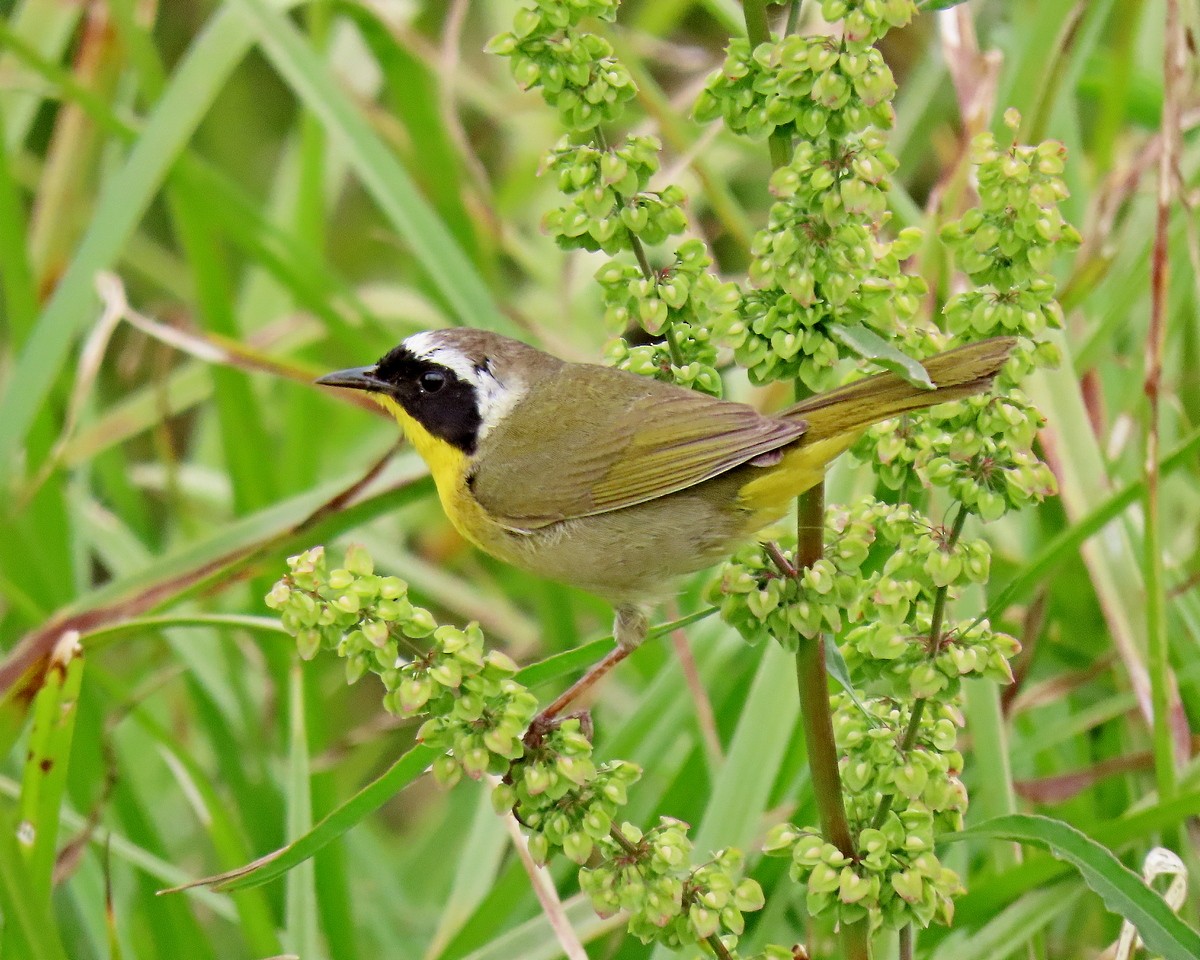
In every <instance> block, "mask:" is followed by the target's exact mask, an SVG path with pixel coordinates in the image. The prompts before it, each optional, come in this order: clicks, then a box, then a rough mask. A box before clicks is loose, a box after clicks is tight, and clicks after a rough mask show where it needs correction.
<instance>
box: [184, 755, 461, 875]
mask: <svg viewBox="0 0 1200 960" xmlns="http://www.w3.org/2000/svg"><path fill="white" fill-rule="evenodd" d="M437 755H438V752H437V751H436V750H434V749H433V748H432V747H426V746H425V745H423V744H418V745H417V746H415V747H413V748H412V749H411V750H409V751H408V753H406V754H404V756H402V757H401V758H400V759H399V760H397V761H396V762H395V763H393V764H392V765H391V766H390V767H388V769H387V771H386V772H385V773H384V774H383V775H382V776H380V777H376V778H375V779H374V780H372V781H371V782H370V783H368V784H367V785H366V786H365V787H363V788H362V789H361V790H359V791H358V793H356V794H354V796H352V797H351V798H350V799H349V800H347V801H346V802H345V803H343V804H342V805H341V806H339V807H337V808H336V809H334V810H332V811H330V813H329V814H328V815H327V816H326V817H325V818H324V819H323V820H321V822H320V823H318V824H317V825H316V826H315V827H313V828H312V829H311V830H309V831H308V832H307V833H305V834H304V835H303V836H300V837H297V838H296V839H295V840H293V841H292V842H291V843H289V844H287V846H284V847H280V848H279V849H278V850H275V851H272V852H271V853H268V854H267V855H266V856H262V857H259V858H258V859H257V860H253V861H251V862H250V863H248V864H246V865H245V866H244V867H238V868H237V869H236V870H229V871H226V872H225V873H218V874H216V875H214V876H211V877H204V878H202V879H200V880H193V881H192V882H191V883H185V884H182V885H180V886H178V887H171V888H170V889H168V890H163V891H161V892H162V893H177V892H178V891H180V890H188V889H190V888H191V887H198V886H211V887H214V888H215V889H217V890H223V891H231V890H245V889H248V888H250V887H258V886H261V885H262V884H264V883H268V882H269V881H271V880H274V879H275V878H276V877H279V876H282V875H283V874H285V873H287V872H288V871H289V870H291V869H292V867H294V866H296V865H297V864H301V863H303V862H304V861H305V860H307V859H308V858H309V857H311V856H312V855H313V854H315V853H316V852H317V851H318V850H320V849H321V848H322V847H324V846H326V845H327V844H329V843H332V842H333V841H334V840H336V839H337V838H338V837H340V836H342V834H344V833H345V832H346V831H347V830H349V829H350V828H351V827H353V826H355V825H356V824H358V823H360V822H361V821H362V820H363V819H365V818H366V817H368V816H369V815H370V814H372V813H374V812H375V811H376V810H378V809H379V808H380V807H382V806H383V805H384V804H385V803H387V802H388V801H389V800H391V799H392V797H394V796H395V795H396V794H398V793H399V792H400V791H401V790H403V789H404V788H405V787H407V786H408V785H409V784H410V783H412V782H413V781H414V780H416V779H417V777H419V776H420V775H421V774H423V773H424V772H425V770H426V769H427V768H428V767H429V765H430V764H431V763H432V762H433V761H434V759H435V758H436V757H437Z"/></svg>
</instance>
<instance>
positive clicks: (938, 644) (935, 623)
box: [871, 503, 967, 830]
mask: <svg viewBox="0 0 1200 960" xmlns="http://www.w3.org/2000/svg"><path fill="white" fill-rule="evenodd" d="M966 522H967V510H966V508H965V507H964V506H963V505H962V504H961V503H960V504H959V505H958V512H957V513H955V515H954V522H953V523H952V524H951V526H950V534H949V536H948V537H947V538H946V549H948V550H953V549H954V545H955V544H956V543H958V540H959V537H961V536H962V532H963V527H964V526H965V525H966ZM949 593H950V588H949V585H947V586H944V587H939V588H938V592H937V594H936V595H935V596H934V598H933V614H932V616H931V619H930V625H929V655H930V656H931V657H935V656H937V654H938V651H939V650H941V649H942V639H943V636H942V624H943V622H944V621H945V619H946V601H947V599H948V598H949ZM925 703H926V699H925V697H917V699H916V700H914V701H913V705H912V714H911V715H910V716H909V718H908V727H907V729H906V730H905V731H904V739H903V740H901V741H900V750H901V752H902V753H905V754H907V753H908V751H910V750H911V749H912V748H913V745H914V744H915V743H916V742H917V733H918V732H919V731H920V729H921V718H922V717H923V716H924V715H925ZM894 797H895V794H892V793H887V794H884V796H883V799H882V800H881V801H880V803H879V809H878V810H876V811H875V818H874V819H873V820H872V821H871V826H872V827H874V828H875V829H876V830H878V829H879V828H880V827H881V826H883V822H884V821H885V820H886V819H887V815H888V811H890V810H891V809H892V800H893V798H894Z"/></svg>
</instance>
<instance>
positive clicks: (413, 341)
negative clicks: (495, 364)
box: [404, 330, 525, 442]
mask: <svg viewBox="0 0 1200 960" xmlns="http://www.w3.org/2000/svg"><path fill="white" fill-rule="evenodd" d="M443 339H444V337H443V332H442V331H440V330H425V331H423V332H421V333H414V334H413V335H412V336H411V337H409V338H408V339H406V340H405V341H404V348H405V349H406V350H407V351H408V352H409V353H411V354H412V355H413V356H414V357H416V358H417V359H418V360H428V361H429V362H430V363H436V364H438V365H439V366H443V367H445V368H446V369H447V370H450V371H452V372H453V373H454V375H455V376H456V377H458V379H459V380H462V381H463V382H464V383H469V384H471V385H472V386H473V387H474V388H475V402H476V407H477V409H478V410H479V421H480V423H479V436H478V437H477V438H476V441H477V442H481V441H482V440H483V438H484V437H486V436H487V435H488V434H489V433H491V431H492V430H493V428H495V427H496V426H497V425H498V424H500V423H501V422H502V421H503V420H504V418H505V417H507V416H508V414H509V413H510V412H511V411H512V408H513V407H515V406H516V405H517V401H518V400H520V399H521V398H522V397H523V396H525V384H524V383H523V382H521V381H520V380H516V379H514V378H506V380H505V382H504V383H501V382H500V381H499V380H498V379H497V378H496V375H495V373H494V372H493V368H492V363H491V361H490V360H488V361H487V362H486V363H485V364H484V366H482V367H479V366H476V364H475V362H474V361H473V360H472V359H471V358H470V357H468V356H466V355H465V354H463V353H462V352H460V351H459V350H457V349H455V348H454V347H452V346H450V345H448V344H446V343H442V342H439V341H441V340H443Z"/></svg>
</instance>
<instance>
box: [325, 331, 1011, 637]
mask: <svg viewBox="0 0 1200 960" xmlns="http://www.w3.org/2000/svg"><path fill="white" fill-rule="evenodd" d="M1015 344H1016V340H1015V339H1014V338H1012V337H996V338H993V339H990V340H984V341H980V342H977V343H973V344H968V345H966V346H962V347H958V348H955V349H952V350H948V351H945V352H944V353H940V354H937V355H936V356H933V357H931V358H929V359H927V360H924V361H923V364H924V367H925V369H926V371H927V372H928V374H929V377H930V379H931V381H932V382H933V383H934V384H935V386H936V389H926V388H922V387H919V386H915V385H913V384H911V383H909V382H908V381H907V380H905V379H904V378H902V377H900V376H899V375H898V374H896V373H892V372H890V371H889V372H883V373H879V374H876V375H874V376H871V377H866V378H863V379H860V380H856V381H854V382H851V383H849V384H847V385H845V386H842V387H838V388H836V389H833V390H829V391H827V392H824V393H819V394H816V395H814V396H812V397H810V398H808V399H806V400H803V401H801V402H799V403H796V404H795V405H793V406H790V407H788V408H786V409H784V410H781V411H779V412H777V413H773V414H764V413H760V412H759V411H758V410H756V409H755V408H753V407H751V406H749V405H747V404H743V403H738V402H734V401H730V400H724V399H719V398H717V397H713V396H710V395H707V394H703V393H699V392H697V391H695V390H691V389H688V388H685V387H682V386H678V385H675V384H671V383H665V382H662V381H659V380H656V379H653V378H650V377H645V376H641V375H638V374H634V373H631V372H628V371H624V370H620V369H616V368H613V367H607V366H601V365H597V364H590V363H576V362H570V361H566V360H562V359H559V358H558V357H555V356H553V355H551V354H549V353H546V352H544V351H542V350H539V349H537V348H535V347H532V346H530V345H528V344H526V343H523V342H521V341H519V340H514V339H511V338H509V337H505V336H502V335H500V334H497V333H493V332H491V331H486V330H480V329H474V328H471V327H451V328H445V329H437V330H427V331H423V332H420V333H415V334H412V335H410V336H409V337H407V338H406V339H405V340H404V341H403V342H401V343H400V344H399V345H398V346H396V347H395V348H394V349H392V350H391V351H389V352H388V353H387V354H385V355H384V356H383V357H382V358H381V359H380V360H379V361H378V362H376V363H374V364H372V365H370V366H363V367H354V368H351V369H347V370H339V371H336V372H334V373H330V374H327V375H326V376H323V377H321V378H319V379H318V380H317V381H316V382H317V383H318V384H320V385H323V386H328V387H341V388H345V389H349V390H359V391H365V392H366V393H367V394H368V395H369V396H370V397H371V398H372V399H373V400H375V401H376V402H378V403H379V404H380V405H381V406H383V407H384V408H385V409H386V410H388V411H389V412H390V413H391V414H393V415H394V416H395V418H396V420H397V421H398V422H399V424H400V426H401V428H402V429H403V431H404V434H405V436H406V437H407V439H408V440H409V442H410V443H412V445H413V446H414V447H415V448H416V450H417V452H418V454H420V456H421V457H422V458H423V459H424V461H425V463H426V464H427V465H428V467H429V470H430V473H431V474H432V476H433V480H434V483H435V485H436V487H437V492H438V496H439V499H440V500H441V504H442V507H443V509H444V511H445V513H446V516H447V517H448V518H449V520H450V522H451V523H452V524H453V525H454V527H455V528H457V529H458V531H459V532H460V533H461V534H462V535H463V536H464V537H465V538H466V539H467V540H468V541H470V542H471V543H473V544H474V545H475V546H477V547H478V548H479V549H481V550H483V551H484V552H485V553H488V554H490V555H492V556H494V557H497V558H499V559H500V560H502V561H505V562H507V563H509V564H511V565H513V566H515V567H518V568H520V569H522V570H526V571H529V572H531V573H534V574H536V575H539V576H542V577H546V578H549V579H552V580H557V581H560V582H563V583H567V584H569V585H571V586H575V587H580V588H582V589H583V590H585V591H588V592H589V593H592V594H594V595H596V596H599V597H601V598H602V599H604V600H606V601H608V602H609V603H611V604H612V606H613V607H614V610H615V613H616V618H615V623H614V639H615V641H616V653H617V655H618V656H623V655H625V654H627V653H628V652H629V651H631V650H632V649H634V648H635V647H637V646H638V645H639V644H640V643H641V642H642V640H643V639H644V638H645V636H646V632H647V629H648V619H647V615H648V612H649V610H650V609H651V608H652V605H653V604H654V603H655V602H657V601H659V600H661V599H663V598H665V597H668V596H670V595H671V592H672V590H673V589H674V586H675V584H676V583H677V582H678V581H679V579H680V578H682V577H683V576H685V575H687V574H690V573H694V572H696V571H699V570H702V569H704V568H706V567H709V566H712V565H713V564H714V563H716V562H718V561H720V560H722V559H724V558H725V557H727V556H729V555H730V554H732V553H733V552H734V551H735V550H736V549H737V548H738V547H739V546H741V545H742V544H744V543H746V542H748V541H750V540H752V539H753V538H754V536H755V535H756V534H757V533H758V532H759V531H761V530H762V529H763V528H765V527H768V526H769V525H771V524H773V523H775V522H776V521H777V520H779V519H780V518H782V517H783V516H784V515H785V513H786V512H787V510H788V509H789V505H790V504H791V502H792V501H793V500H794V499H795V498H796V497H797V496H799V495H800V494H801V493H804V492H805V491H806V490H809V489H810V488H812V487H814V486H815V485H816V484H818V483H819V482H820V481H821V479H822V478H823V476H824V474H825V471H826V469H827V467H828V465H829V463H830V461H832V460H833V459H834V458H835V457H837V455H838V454H840V453H842V452H843V451H845V450H846V449H847V448H848V447H849V446H850V445H851V444H852V443H854V441H855V440H856V439H857V438H858V437H859V436H860V435H861V434H862V432H863V431H864V430H865V429H866V428H867V427H869V426H870V425H872V424H874V423H877V422H879V421H881V420H886V419H889V418H891V417H895V416H898V415H900V414H903V413H908V412H911V411H915V410H919V409H922V408H925V407H929V406H932V405H934V404H939V403H944V402H947V401H951V400H958V399H961V398H964V397H968V396H971V395H973V394H976V393H979V392H982V391H984V390H986V389H988V388H989V387H990V386H991V384H992V382H993V379H994V378H995V376H996V374H997V372H998V371H999V370H1000V368H1001V366H1003V364H1004V362H1005V361H1006V360H1007V358H1008V356H1009V355H1010V353H1011V352H1012V349H1013V347H1014V346H1015Z"/></svg>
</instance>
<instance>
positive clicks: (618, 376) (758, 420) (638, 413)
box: [470, 364, 805, 529]
mask: <svg viewBox="0 0 1200 960" xmlns="http://www.w3.org/2000/svg"><path fill="white" fill-rule="evenodd" d="M804 431H805V425H804V423H803V422H799V421H795V420H793V421H791V422H788V421H783V420H776V419H773V418H770V417H764V416H763V415H762V414H760V413H758V412H757V411H756V410H754V409H753V408H752V407H749V406H746V405H745V404H740V403H731V402H729V401H727V400H717V399H715V398H713V397H709V396H706V395H704V394H701V393H696V392H695V391H693V390H686V389H683V388H682V387H676V386H672V385H670V384H665V383H660V382H658V381H656V380H651V379H649V378H647V377H639V376H636V375H634V374H631V373H627V372H625V371H622V370H614V369H611V368H609V367H600V366H593V365H590V364H565V365H563V366H562V367H560V368H558V369H557V370H556V371H554V372H553V373H551V374H550V375H549V376H547V377H545V378H543V379H540V380H539V382H538V383H537V384H536V388H535V389H533V390H532V391H531V395H530V396H529V397H527V398H525V399H523V400H521V401H520V402H519V403H517V405H516V406H515V407H514V408H513V410H512V412H511V413H510V414H509V415H508V417H506V418H505V419H504V421H503V422H501V423H500V424H498V425H497V426H496V427H495V428H494V429H493V430H492V431H491V432H490V433H489V434H488V435H487V436H486V437H485V438H484V440H483V442H482V443H481V444H480V448H479V452H478V454H477V456H476V457H475V462H476V464H477V465H478V466H477V468H476V470H475V472H474V474H473V476H472V478H471V481H470V484H471V491H472V493H473V494H474V495H475V497H476V499H478V500H479V502H480V504H481V505H482V506H483V507H484V508H485V509H486V510H487V511H488V512H489V513H490V514H492V515H493V516H495V517H496V518H497V519H499V520H500V522H501V523H504V524H505V525H506V526H511V527H514V528H519V529H534V528H537V527H543V526H546V525H548V524H552V523H557V522H559V521H562V520H569V519H572V518H575V517H585V516H590V515H593V514H597V513H604V512H607V511H609V510H617V509H620V508H622V507H628V506H632V505H633V504H636V503H643V502H645V501H647V500H652V499H654V498H655V497H661V496H665V495H666V494H669V493H674V492H676V491H678V490H683V489H686V488H687V487H690V486H693V485H694V484H697V483H701V482H702V481H704V480H707V479H709V478H711V477H715V476H717V475H719V474H721V473H724V472H726V471H727V470H730V469H732V468H733V467H736V466H738V465H739V464H742V463H745V462H747V461H748V460H752V459H754V458H755V457H758V456H760V455H762V454H764V453H769V452H771V451H772V450H776V449H778V448H779V447H781V446H784V445H786V444H788V443H790V442H791V441H793V440H795V439H797V438H798V437H800V436H802V435H803V433H804ZM500 451H503V452H502V453H501V452H500ZM491 453H495V454H496V455H494V456H489V454H491Z"/></svg>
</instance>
